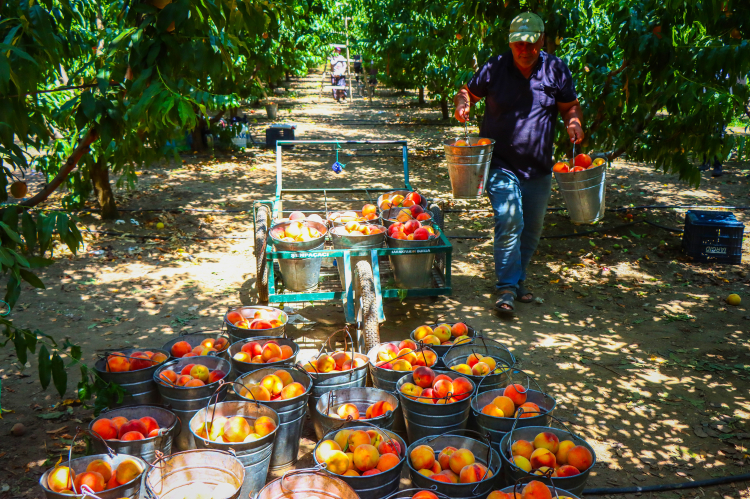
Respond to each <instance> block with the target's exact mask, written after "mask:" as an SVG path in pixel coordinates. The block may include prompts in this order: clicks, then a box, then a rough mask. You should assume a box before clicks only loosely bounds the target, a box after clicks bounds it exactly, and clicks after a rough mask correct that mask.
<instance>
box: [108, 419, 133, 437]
mask: <svg viewBox="0 0 750 499" xmlns="http://www.w3.org/2000/svg"><path fill="white" fill-rule="evenodd" d="M128 421H130V420H129V419H128V418H126V417H123V416H116V417H114V418H112V424H113V425H115V428H117V433H118V434H119V433H120V428H121V427H122V425H124V424H125V423H127V422H128Z"/></svg>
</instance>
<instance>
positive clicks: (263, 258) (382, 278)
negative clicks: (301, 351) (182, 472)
mask: <svg viewBox="0 0 750 499" xmlns="http://www.w3.org/2000/svg"><path fill="white" fill-rule="evenodd" d="M312 145H318V146H332V145H335V146H337V147H340V146H341V145H345V146H364V145H367V146H370V147H372V148H376V149H377V148H385V147H393V146H396V147H400V149H401V156H402V161H403V177H404V178H403V186H398V187H386V188H323V189H309V188H308V189H304V188H285V187H284V185H283V179H282V171H283V167H282V166H283V152H284V148H286V147H289V146H312ZM402 189H405V190H408V191H413V189H412V187H411V184H410V183H409V164H408V147H407V142H406V141H404V140H398V141H376V140H372V141H354V140H350V141H336V140H280V141H278V142H277V145H276V195H275V198H274V199H273V200H270V201H256V202H255V204H254V210H253V211H254V229H255V258H256V262H257V273H256V288H257V292H258V300H259V302H261V303H292V302H317V301H331V300H341V301H342V303H343V307H344V315H345V320H346V323H347V324H351V325H354V326H356V329H357V341H356V343H357V348H358V350H359V351H360V352H367V351H369V350H370V349H371V348H372V347H373V346H375V345H377V344H378V343H380V332H379V324H380V323H381V322H384V321H385V315H384V312H383V298H399V299H401V300H403V299H405V298H408V297H415V296H420V297H426V296H431V297H437V296H441V295H450V294H451V291H452V288H451V256H452V251H453V248H452V246H451V244H450V242H449V241H448V238H447V237H446V236H445V234H444V231H443V227H444V224H443V213H442V211H441V209H440V207H439V206H438V205H437V204H435V203H428V209H429V211H430V212H431V214H432V221H433V225H435V226H437V227H438V228H439V229H440V236H439V241H438V245H437V246H432V247H423V248H415V249H407V248H386V247H383V248H376V249H345V250H342V249H338V250H335V249H332V245H331V242H330V235H328V236H326V243H325V248H324V249H316V250H312V251H297V252H295V251H275V249H274V247H273V245H272V244H271V241H270V240H269V237H268V234H269V231H270V229H271V228H272V227H273V225H274V224H275V223H277V222H278V221H279V220H281V219H283V218H285V214H289V213H291V212H292V211H302V212H303V213H319V212H321V211H322V210H325V214H326V220H328V213H329V211H331V210H329V208H330V207H331V206H332V205H335V204H344V205H346V204H347V203H348V206H347V207H346V208H344V209H345V210H351V209H352V208H351V206H352V205H354V204H355V203H360V206H361V204H362V203H373V204H375V202H376V199H377V197H378V196H379V195H380V194H382V193H384V192H389V191H393V190H402ZM311 194H316V195H322V199H319V200H317V201H315V200H304V199H302V200H300V199H296V200H295V199H290V197H292V196H294V195H302V196H304V195H311ZM353 194H354V195H358V196H359V197H357V198H353V199H351V198H350V199H337V196H341V195H345V196H350V195H353ZM316 202H317V203H322V204H323V207H322V208H321V209H318V210H315V209H310V206H309V205H310V204H313V203H316ZM290 204H291V205H293V204H297V205H304V206H302V208H304V209H299V208H298V209H288V208H286V207H287V206H289V205H290ZM355 206H356V205H355ZM285 208H286V209H285ZM355 211H356V210H355ZM426 253H435V254H436V255H435V263H434V265H433V268H432V286H430V287H426V288H418V289H399V288H396V287H395V286H394V285H393V280H392V276H393V273H392V269H391V267H390V263H389V256H390V255H412V254H426ZM367 255H370V256H371V258H370V261H372V262H373V265H372V266H371V265H370V262H369V261H358V262H357V263H356V265H355V266H352V265H351V258H352V257H354V256H367ZM320 257H323V258H324V259H332V258H335V257H341V258H342V260H340V261H343V265H344V270H345V272H344V276H345V278H344V280H345V282H343V283H342V282H341V279H340V277H339V272H338V271H337V269H336V268H335V267H324V268H322V269H321V276H320V280H319V284H318V286H317V289H316V290H315V291H314V292H305V293H300V292H294V291H289V290H285V289H284V286H283V276H282V275H281V273H280V269H279V260H282V259H302V258H320ZM329 261H330V260H329Z"/></svg>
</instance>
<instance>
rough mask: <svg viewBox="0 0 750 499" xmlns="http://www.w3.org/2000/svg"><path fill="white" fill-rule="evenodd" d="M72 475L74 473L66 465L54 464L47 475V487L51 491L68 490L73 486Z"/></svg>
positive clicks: (73, 475)
mask: <svg viewBox="0 0 750 499" xmlns="http://www.w3.org/2000/svg"><path fill="white" fill-rule="evenodd" d="M73 477H75V473H74V472H73V471H72V470H71V469H70V468H68V467H67V466H56V467H55V469H53V470H52V471H51V472H50V474H49V475H47V488H48V489H50V490H51V491H53V492H60V491H62V490H70V489H72V488H73Z"/></svg>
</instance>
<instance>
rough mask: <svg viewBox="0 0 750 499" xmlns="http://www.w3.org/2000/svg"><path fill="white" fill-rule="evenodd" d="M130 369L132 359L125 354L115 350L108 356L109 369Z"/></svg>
mask: <svg viewBox="0 0 750 499" xmlns="http://www.w3.org/2000/svg"><path fill="white" fill-rule="evenodd" d="M129 370H130V361H129V360H128V359H127V357H125V354H123V353H120V352H114V353H112V354H111V355H109V356H108V357H107V371H109V372H113V373H119V372H125V371H129Z"/></svg>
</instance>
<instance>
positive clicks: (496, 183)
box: [487, 168, 552, 295]
mask: <svg viewBox="0 0 750 499" xmlns="http://www.w3.org/2000/svg"><path fill="white" fill-rule="evenodd" d="M551 191H552V174H550V175H546V176H544V177H541V178H535V179H532V180H519V179H518V178H517V177H516V176H515V175H513V174H512V173H510V172H508V171H506V170H502V169H500V168H493V169H491V170H490V172H489V176H488V178H487V196H488V197H489V198H490V203H492V210H493V211H494V213H495V274H496V275H497V283H496V284H495V287H496V288H497V289H498V290H510V291H512V292H513V293H514V295H515V294H516V292H517V291H518V282H519V281H524V280H526V267H527V266H528V265H529V261H531V257H532V255H533V254H534V251H536V247H537V245H538V244H539V238H540V236H541V235H542V228H543V227H544V215H545V214H546V213H547V203H548V201H549V196H550V192H551Z"/></svg>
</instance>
